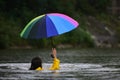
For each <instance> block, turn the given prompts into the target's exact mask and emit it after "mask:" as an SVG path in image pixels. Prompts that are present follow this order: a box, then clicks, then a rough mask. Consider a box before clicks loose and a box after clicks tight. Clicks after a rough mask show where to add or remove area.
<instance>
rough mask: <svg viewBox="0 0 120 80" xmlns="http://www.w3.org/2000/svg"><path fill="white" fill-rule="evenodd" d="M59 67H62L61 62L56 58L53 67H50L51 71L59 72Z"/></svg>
mask: <svg viewBox="0 0 120 80" xmlns="http://www.w3.org/2000/svg"><path fill="white" fill-rule="evenodd" d="M59 65H60V60H59V59H57V58H55V59H54V61H53V64H52V66H51V67H50V70H58V69H59V68H60V66H59Z"/></svg>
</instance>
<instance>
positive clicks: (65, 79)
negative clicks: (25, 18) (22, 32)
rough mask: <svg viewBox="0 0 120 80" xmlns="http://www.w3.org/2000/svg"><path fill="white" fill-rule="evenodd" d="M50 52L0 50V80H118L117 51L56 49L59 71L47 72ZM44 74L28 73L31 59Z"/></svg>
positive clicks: (118, 52) (118, 54)
mask: <svg viewBox="0 0 120 80" xmlns="http://www.w3.org/2000/svg"><path fill="white" fill-rule="evenodd" d="M50 53H51V50H1V51H0V80H30V79H31V80H120V50H119V49H64V50H63V49H58V57H59V59H60V60H61V64H60V67H61V68H60V70H56V71H50V70H48V68H49V67H50V66H51V64H52V59H51V58H50V56H49V54H50ZM35 56H40V57H41V58H42V60H43V67H44V70H43V71H34V70H28V69H29V67H30V61H31V59H32V58H33V57H35Z"/></svg>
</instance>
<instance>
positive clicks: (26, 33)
mask: <svg viewBox="0 0 120 80" xmlns="http://www.w3.org/2000/svg"><path fill="white" fill-rule="evenodd" d="M78 25H79V24H78V22H77V21H75V20H74V19H72V18H71V17H69V16H67V15H64V14H60V13H49V14H44V15H40V16H38V17H36V18H34V19H33V20H31V21H30V22H29V23H28V24H27V25H26V26H25V28H24V29H23V31H22V32H21V34H20V36H21V37H23V38H25V39H40V38H48V37H52V36H57V35H60V34H63V33H66V32H69V31H71V30H73V29H75V28H76V27H77V26H78Z"/></svg>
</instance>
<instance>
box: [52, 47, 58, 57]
mask: <svg viewBox="0 0 120 80" xmlns="http://www.w3.org/2000/svg"><path fill="white" fill-rule="evenodd" d="M56 54H57V51H56V49H55V48H52V55H53V57H54V58H57V56H56Z"/></svg>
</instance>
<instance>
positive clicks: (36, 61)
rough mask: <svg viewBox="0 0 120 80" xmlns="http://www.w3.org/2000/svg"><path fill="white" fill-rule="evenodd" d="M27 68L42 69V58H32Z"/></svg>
mask: <svg viewBox="0 0 120 80" xmlns="http://www.w3.org/2000/svg"><path fill="white" fill-rule="evenodd" d="M29 70H42V60H41V58H40V57H34V58H33V59H32V61H31V67H30V69H29Z"/></svg>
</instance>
